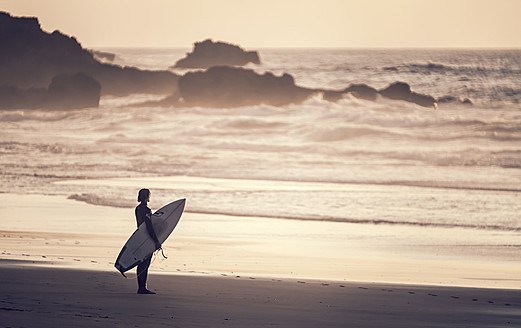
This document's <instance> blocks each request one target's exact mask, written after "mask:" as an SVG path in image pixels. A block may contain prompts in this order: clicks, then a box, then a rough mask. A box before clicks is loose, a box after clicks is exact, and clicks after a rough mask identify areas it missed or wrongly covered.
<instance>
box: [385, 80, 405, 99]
mask: <svg viewBox="0 0 521 328" xmlns="http://www.w3.org/2000/svg"><path fill="white" fill-rule="evenodd" d="M379 93H380V94H381V95H382V96H383V97H385V98H389V99H394V100H405V101H409V100H410V97H411V87H410V86H409V85H408V84H407V83H404V82H395V83H393V84H391V85H389V86H388V87H387V88H385V89H382V90H380V91H379Z"/></svg>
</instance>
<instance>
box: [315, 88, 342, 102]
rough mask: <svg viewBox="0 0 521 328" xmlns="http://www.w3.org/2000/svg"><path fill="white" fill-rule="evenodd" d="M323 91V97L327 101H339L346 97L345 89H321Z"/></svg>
mask: <svg viewBox="0 0 521 328" xmlns="http://www.w3.org/2000/svg"><path fill="white" fill-rule="evenodd" d="M320 91H321V92H322V98H323V99H324V100H327V101H331V102H337V101H339V100H340V99H342V97H344V92H343V91H336V90H320Z"/></svg>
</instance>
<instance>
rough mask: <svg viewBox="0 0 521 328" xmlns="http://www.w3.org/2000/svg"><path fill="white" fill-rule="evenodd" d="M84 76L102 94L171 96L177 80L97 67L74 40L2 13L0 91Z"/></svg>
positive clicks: (164, 75)
mask: <svg viewBox="0 0 521 328" xmlns="http://www.w3.org/2000/svg"><path fill="white" fill-rule="evenodd" d="M75 73H83V74H86V75H88V76H90V77H92V78H94V79H95V80H97V81H99V83H100V84H101V93H102V94H113V95H128V94H131V93H155V94H170V93H172V92H173V91H175V90H176V88H177V80H178V76H177V75H175V74H174V73H172V72H168V71H145V70H140V69H137V68H132V67H121V66H117V65H111V64H106V63H100V62H99V61H98V60H96V59H95V58H94V57H93V55H92V54H91V53H90V52H89V51H88V50H86V49H84V48H83V47H82V46H81V45H80V44H79V42H78V41H77V40H76V39H75V38H74V37H70V36H67V35H65V34H63V33H61V32H60V31H54V32H52V33H47V32H45V31H43V30H42V29H41V27H40V23H39V22H38V19H37V18H34V17H13V16H11V15H10V14H8V13H5V12H0V86H13V87H17V88H21V89H29V88H47V86H49V85H50V83H51V81H52V79H53V78H54V77H55V76H56V75H59V74H75Z"/></svg>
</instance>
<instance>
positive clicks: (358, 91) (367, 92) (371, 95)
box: [344, 84, 378, 101]
mask: <svg viewBox="0 0 521 328" xmlns="http://www.w3.org/2000/svg"><path fill="white" fill-rule="evenodd" d="M344 93H351V94H352V95H353V96H355V97H357V98H360V99H365V100H371V101H375V100H376V98H377V97H378V91H377V90H376V89H375V88H373V87H370V86H368V85H366V84H351V85H350V86H349V87H347V88H346V89H345V90H344Z"/></svg>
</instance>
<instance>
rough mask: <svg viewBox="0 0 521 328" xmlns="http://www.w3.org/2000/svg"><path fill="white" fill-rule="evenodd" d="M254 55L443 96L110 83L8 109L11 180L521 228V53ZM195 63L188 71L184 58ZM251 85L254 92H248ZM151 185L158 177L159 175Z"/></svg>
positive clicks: (3, 141)
mask: <svg viewBox="0 0 521 328" xmlns="http://www.w3.org/2000/svg"><path fill="white" fill-rule="evenodd" d="M103 50H108V51H111V52H113V53H115V54H116V55H117V57H116V60H115V63H116V64H120V65H131V66H136V67H139V68H145V69H168V68H169V67H170V66H171V65H173V63H175V61H176V60H177V59H179V58H181V57H183V56H184V53H185V52H187V49H121V48H119V49H103ZM259 53H260V56H261V61H262V64H261V65H258V66H255V65H251V66H248V68H251V69H254V70H256V71H258V72H273V73H274V74H276V75H280V74H283V73H289V74H291V75H293V76H294V78H295V82H296V84H297V85H299V86H304V87H314V88H328V89H341V88H345V87H347V86H348V85H349V84H350V83H365V84H368V85H370V86H373V87H375V88H384V87H386V86H387V85H389V84H390V83H393V82H396V81H403V82H406V83H408V84H410V85H411V88H412V90H413V91H415V92H419V93H424V94H429V95H432V96H434V97H436V98H438V97H443V96H453V97H455V98H458V99H460V100H463V99H465V98H467V99H470V100H471V101H472V103H473V105H468V104H462V103H460V102H451V103H440V104H439V107H438V109H437V110H432V109H427V108H423V107H419V106H417V105H415V104H412V103H407V102H401V101H393V100H389V99H379V100H378V101H376V102H371V101H366V100H361V99H357V98H354V97H352V96H350V95H347V96H345V97H344V98H343V99H341V100H340V101H338V102H336V103H334V102H328V101H325V100H323V99H322V98H321V97H320V96H316V97H314V98H311V99H309V100H307V101H306V102H305V103H303V104H293V105H288V106H284V107H272V106H267V105H259V106H251V107H241V108H233V109H222V108H154V107H143V106H135V104H136V103H140V102H143V101H147V100H156V99H159V98H160V97H158V96H155V95H145V94H143V95H133V96H129V97H103V98H102V99H101V104H100V107H99V108H94V109H84V110H69V111H58V110H50V111H49V110H47V111H44V110H16V111H3V112H0V154H1V156H0V168H1V171H0V179H1V184H0V192H2V193H13V194H27V195H28V194H41V195H60V196H66V197H69V198H70V199H75V200H78V201H82V202H87V203H91V204H96V205H103V206H112V207H128V208H131V207H133V206H135V204H136V201H135V194H136V190H137V189H139V188H141V187H149V188H151V189H152V193H153V201H154V203H153V204H152V207H154V206H155V207H160V206H161V204H163V203H167V202H169V201H170V200H172V199H174V198H187V199H188V205H187V211H189V212H195V213H212V214H224V215H231V216H235V217H242V218H244V220H247V218H248V217H253V216H255V217H267V218H273V219H281V220H306V221H332V222H340V223H341V222H345V223H357V224H363V225H369V226H374V228H375V229H378V227H379V226H381V225H382V224H385V225H402V226H414V227H418V228H419V229H424V231H427V232H428V231H429V230H428V229H432V228H447V229H451V228H463V229H473V230H483V231H491V232H494V231H497V232H499V231H501V232H507V233H509V234H510V235H509V237H508V238H507V241H506V245H507V246H508V247H510V249H512V247H514V248H515V249H517V250H518V249H519V245H518V238H519V234H520V232H521V218H520V217H519V213H520V212H521V202H520V201H519V199H520V198H519V197H520V195H521V146H520V145H521V143H520V140H521V51H519V50H490V49H489V50H427V49H424V50H386V49H373V50H346V49H260V51H259ZM175 72H176V73H179V74H183V73H184V72H186V70H178V71H175ZM237 96H238V97H240V95H237ZM145 184H146V185H145Z"/></svg>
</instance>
